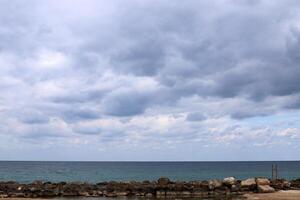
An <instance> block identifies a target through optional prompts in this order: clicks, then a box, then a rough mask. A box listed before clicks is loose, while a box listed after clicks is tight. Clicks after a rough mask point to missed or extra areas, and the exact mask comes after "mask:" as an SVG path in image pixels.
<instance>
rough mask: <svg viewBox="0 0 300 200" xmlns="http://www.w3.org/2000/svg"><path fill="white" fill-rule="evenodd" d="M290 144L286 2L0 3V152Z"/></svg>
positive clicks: (293, 67) (292, 153) (159, 157)
mask: <svg viewBox="0 0 300 200" xmlns="http://www.w3.org/2000/svg"><path fill="white" fill-rule="evenodd" d="M299 151H300V2H299V1H293V0H278V1H273V0H210V1H199V0H185V1H182V0H172V1H170V0H169V1H166V0H112V1H104V0H63V1H58V0H51V1H50V0H45V1H40V0H27V1H17V0H2V1H0V160H82V161H85V160H89V161H118V160H120V161H221V160H229V161H231V160H234V161H235V160H300V154H299Z"/></svg>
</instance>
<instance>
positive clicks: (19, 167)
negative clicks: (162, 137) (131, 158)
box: [0, 161, 300, 183]
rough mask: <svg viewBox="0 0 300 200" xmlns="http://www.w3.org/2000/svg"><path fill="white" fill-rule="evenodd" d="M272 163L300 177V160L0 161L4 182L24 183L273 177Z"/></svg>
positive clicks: (283, 172)
mask: <svg viewBox="0 0 300 200" xmlns="http://www.w3.org/2000/svg"><path fill="white" fill-rule="evenodd" d="M272 164H277V165H278V170H279V177H281V178H285V179H295V178H300V161H289V162H287V161H278V162H23V161H0V181H8V180H13V181H18V182H23V183H28V182H32V181H34V180H44V181H52V182H59V181H87V182H90V183H97V182H101V181H110V180H116V181H128V180H138V181H140V180H157V179H158V178H159V177H161V176H167V177H169V178H171V179H172V180H205V179H223V178H224V177H228V176H234V177H236V178H238V179H244V178H248V177H259V176H263V177H270V176H271V166H272Z"/></svg>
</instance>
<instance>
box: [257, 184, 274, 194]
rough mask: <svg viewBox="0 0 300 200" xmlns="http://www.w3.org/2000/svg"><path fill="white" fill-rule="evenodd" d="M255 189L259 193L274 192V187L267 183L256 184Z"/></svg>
mask: <svg viewBox="0 0 300 200" xmlns="http://www.w3.org/2000/svg"><path fill="white" fill-rule="evenodd" d="M257 191H258V192H259V193H271V192H275V189H274V188H272V187H271V186H269V185H258V186H257Z"/></svg>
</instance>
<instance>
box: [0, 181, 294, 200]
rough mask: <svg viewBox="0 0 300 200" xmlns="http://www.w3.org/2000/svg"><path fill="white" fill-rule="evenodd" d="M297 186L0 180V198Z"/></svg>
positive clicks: (227, 192) (215, 192)
mask: <svg viewBox="0 0 300 200" xmlns="http://www.w3.org/2000/svg"><path fill="white" fill-rule="evenodd" d="M290 189H300V179H296V180H292V181H287V180H284V179H278V180H269V179H267V178H249V179H246V180H236V179H235V178H234V177H228V178H225V179H224V180H208V181H189V182H186V181H176V182H174V181H171V180H170V179H168V178H166V177H162V178H160V179H158V180H157V181H142V182H136V181H129V182H115V181H110V182H100V183H97V184H89V183H84V182H69V183H67V182H58V183H52V182H42V181H34V182H32V183H29V184H22V183H17V182H13V181H9V182H0V197H1V198H6V197H24V198H37V197H47V198H50V197H77V196H84V197H100V196H103V197H119V196H138V197H149V198H151V197H156V198H161V197H171V198H173V197H174V198H177V197H180V198H185V197H186V198H191V197H197V198H209V197H220V196H237V195H243V194H245V193H252V192H258V193H268V192H275V191H276V190H290Z"/></svg>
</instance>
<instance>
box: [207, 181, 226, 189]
mask: <svg viewBox="0 0 300 200" xmlns="http://www.w3.org/2000/svg"><path fill="white" fill-rule="evenodd" d="M222 185H223V183H222V181H220V180H210V181H208V188H209V190H215V189H217V188H220V187H221V186H222Z"/></svg>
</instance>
